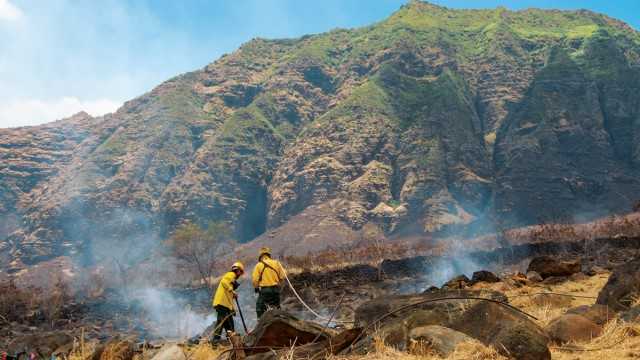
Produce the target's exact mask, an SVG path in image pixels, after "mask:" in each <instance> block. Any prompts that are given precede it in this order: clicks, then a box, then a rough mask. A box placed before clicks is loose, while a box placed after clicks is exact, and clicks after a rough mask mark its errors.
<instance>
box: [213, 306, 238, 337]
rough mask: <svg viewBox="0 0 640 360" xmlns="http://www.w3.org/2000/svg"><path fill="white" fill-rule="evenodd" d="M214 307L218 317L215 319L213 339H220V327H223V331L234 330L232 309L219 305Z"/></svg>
mask: <svg viewBox="0 0 640 360" xmlns="http://www.w3.org/2000/svg"><path fill="white" fill-rule="evenodd" d="M214 309H216V313H217V316H218V318H217V319H216V325H215V330H214V331H213V340H220V334H221V333H222V329H225V332H226V331H235V330H234V329H235V327H234V324H233V310H231V309H229V308H226V307H224V306H221V305H217V306H215V307H214Z"/></svg>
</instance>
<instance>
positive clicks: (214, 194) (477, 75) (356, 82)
mask: <svg viewBox="0 0 640 360" xmlns="http://www.w3.org/2000/svg"><path fill="white" fill-rule="evenodd" d="M96 86H99V85H96ZM638 94H640V34H639V33H638V32H637V31H635V30H633V29H632V28H630V27H629V26H627V25H626V24H624V23H622V22H620V21H617V20H615V19H611V18H609V17H607V16H604V15H601V14H596V13H593V12H589V11H586V10H580V11H555V10H537V9H529V10H523V11H509V10H507V9H504V8H498V9H490V10H452V9H447V8H443V7H438V6H435V5H431V4H428V3H424V2H418V1H413V2H411V3H409V4H408V5H405V6H403V7H402V8H401V9H399V10H398V11H397V12H395V13H394V14H392V15H391V16H390V17H389V18H387V19H385V20H383V21H381V22H379V23H376V24H373V25H371V26H368V27H364V28H359V29H350V30H333V31H330V32H327V33H323V34H318V35H310V36H304V37H301V38H298V39H287V40H265V39H254V40H252V41H250V42H248V43H246V44H244V45H243V46H241V47H240V48H239V49H238V50H237V51H235V52H233V53H232V54H229V55H225V56H223V57H221V58H220V59H218V60H216V61H215V62H213V63H211V64H209V65H208V66H206V67H205V68H204V69H200V70H197V71H194V72H191V73H187V74H183V75H180V76H177V77H175V78H173V79H171V80H169V81H167V82H165V83H163V84H161V85H159V86H158V87H156V88H155V89H153V90H152V91H151V92H149V93H147V94H144V95H142V96H140V97H138V98H136V99H133V100H131V101H129V102H127V103H126V104H125V105H124V106H123V107H122V108H120V109H119V110H118V111H117V112H116V113H113V114H110V115H106V116H104V117H98V118H91V117H89V116H87V115H86V114H78V115H76V116H74V117H72V118H69V119H64V120H60V121H57V122H55V123H51V124H47V125H42V126H37V127H30V128H17V129H2V130H0V159H1V160H2V161H1V162H0V268H2V267H5V268H6V267H9V268H11V269H13V270H16V269H19V268H21V267H23V266H25V265H29V264H33V263H37V262H39V261H42V260H46V259H50V258H52V257H56V256H60V255H72V256H76V257H77V258H78V259H80V260H81V262H82V263H84V264H91V263H94V262H95V261H97V260H100V259H104V258H105V257H109V256H116V257H117V256H119V255H122V254H124V253H126V254H127V255H128V256H133V257H135V256H140V257H142V256H145V254H148V253H149V251H148V250H149V248H153V247H154V246H155V245H157V244H158V243H159V242H160V240H162V239H163V238H165V237H166V236H167V234H168V233H170V232H171V231H172V229H174V228H175V226H176V225H177V224H179V223H181V222H184V221H187V220H190V221H193V222H197V223H200V224H206V223H207V222H208V221H210V220H223V221H227V222H229V223H230V224H232V225H233V228H234V229H235V232H236V236H237V237H238V238H239V239H240V240H241V241H249V240H252V239H254V238H256V237H258V236H260V235H261V234H263V233H265V231H267V230H272V231H271V234H279V235H278V236H286V237H288V238H290V239H291V241H292V242H304V241H306V242H309V243H311V244H313V248H321V247H323V246H327V245H330V244H331V243H332V242H340V241H344V239H347V238H349V239H350V238H353V237H357V236H359V235H358V234H359V232H360V231H361V229H363V227H365V225H372V226H377V227H379V228H381V229H382V230H384V231H385V232H386V233H387V234H388V235H390V236H402V235H403V234H430V235H438V234H450V233H451V232H452V231H456V232H457V231H466V232H473V231H477V230H483V229H491V228H493V227H494V226H498V227H512V226H520V225H529V224H535V223H538V222H544V221H549V220H555V219H568V220H587V219H591V218H595V217H598V216H602V215H605V214H609V213H620V212H627V211H628V210H630V208H631V206H632V204H633V203H634V202H635V201H637V200H638V198H640V195H639V194H640V145H639V144H640V95H638ZM309 225H313V226H309ZM319 228H321V229H326V230H327V231H325V232H323V234H325V235H323V236H324V237H323V238H321V239H319V238H318V236H319V235H318V233H319V230H318V229H319ZM265 236H266V235H265ZM274 236H275V235H274Z"/></svg>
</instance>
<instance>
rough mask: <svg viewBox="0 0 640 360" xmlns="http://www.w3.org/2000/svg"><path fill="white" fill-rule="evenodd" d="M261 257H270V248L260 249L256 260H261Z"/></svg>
mask: <svg viewBox="0 0 640 360" xmlns="http://www.w3.org/2000/svg"><path fill="white" fill-rule="evenodd" d="M262 255H269V256H271V248H268V247H266V246H265V247H263V248H262V249H260V255H258V258H261V257H262Z"/></svg>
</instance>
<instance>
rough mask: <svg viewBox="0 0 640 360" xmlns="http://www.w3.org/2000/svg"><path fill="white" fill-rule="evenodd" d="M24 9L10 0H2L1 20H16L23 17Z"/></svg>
mask: <svg viewBox="0 0 640 360" xmlns="http://www.w3.org/2000/svg"><path fill="white" fill-rule="evenodd" d="M22 16H23V14H22V10H20V9H19V8H18V7H17V6H15V5H13V4H12V3H11V2H10V1H9V0H0V20H8V21H16V20H20V19H21V18H22Z"/></svg>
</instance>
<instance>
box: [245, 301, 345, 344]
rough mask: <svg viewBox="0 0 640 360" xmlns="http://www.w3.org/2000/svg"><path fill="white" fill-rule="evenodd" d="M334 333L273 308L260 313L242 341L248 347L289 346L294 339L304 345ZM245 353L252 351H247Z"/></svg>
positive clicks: (329, 336) (321, 339)
mask: <svg viewBox="0 0 640 360" xmlns="http://www.w3.org/2000/svg"><path fill="white" fill-rule="evenodd" d="M335 335H336V332H335V330H332V329H327V328H324V327H323V326H321V325H318V324H316V323H312V322H309V321H304V320H300V319H298V318H296V317H294V316H293V315H291V314H289V313H287V312H285V311H282V310H278V309H274V310H269V311H267V312H266V313H265V314H264V315H262V317H261V318H260V320H259V321H258V324H257V325H256V328H255V329H254V330H253V331H252V332H251V333H250V334H248V335H247V336H245V337H244V339H243V343H244V344H245V345H246V346H248V347H286V346H291V345H292V344H293V342H294V341H295V344H296V345H305V344H308V343H310V342H312V341H313V340H316V341H324V340H329V339H331V337H333V336H335ZM256 352H262V351H260V350H257V351H256ZM247 354H248V355H250V354H252V352H251V351H248V352H247Z"/></svg>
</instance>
